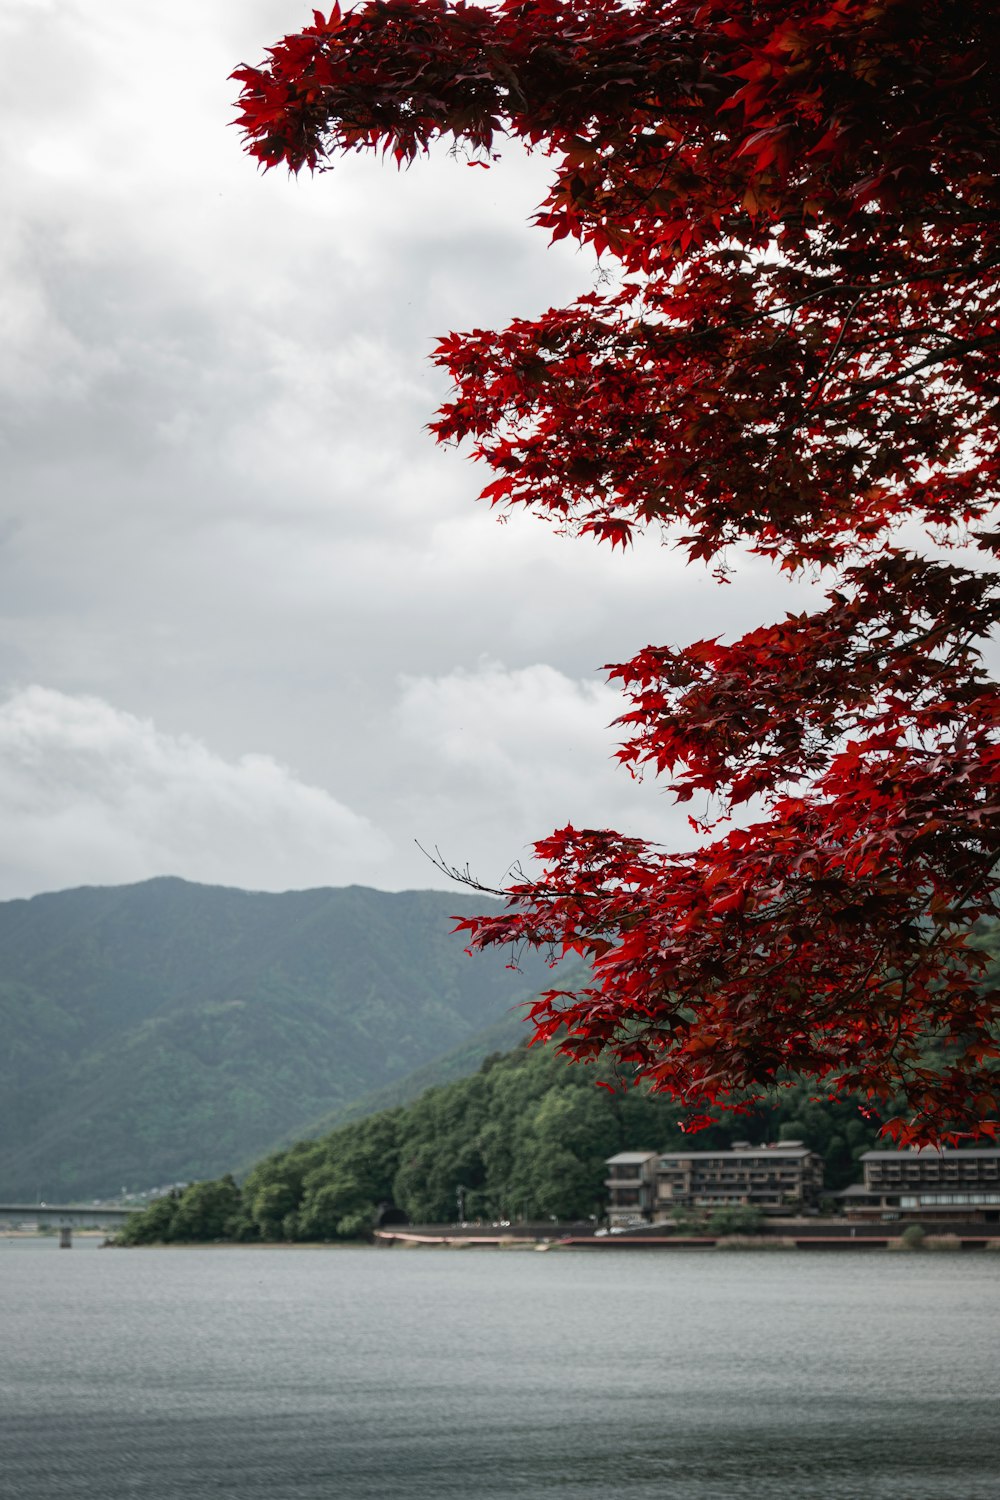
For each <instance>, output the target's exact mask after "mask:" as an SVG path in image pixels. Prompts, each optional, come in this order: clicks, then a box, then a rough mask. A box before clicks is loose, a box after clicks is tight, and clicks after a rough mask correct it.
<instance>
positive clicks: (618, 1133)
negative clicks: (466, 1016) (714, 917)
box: [121, 1047, 876, 1244]
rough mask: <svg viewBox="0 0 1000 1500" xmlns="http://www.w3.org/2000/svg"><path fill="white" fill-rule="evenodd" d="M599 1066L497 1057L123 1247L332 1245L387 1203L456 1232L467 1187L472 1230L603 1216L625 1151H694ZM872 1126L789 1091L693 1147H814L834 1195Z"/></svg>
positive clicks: (136, 1232)
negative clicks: (602, 1082)
mask: <svg viewBox="0 0 1000 1500" xmlns="http://www.w3.org/2000/svg"><path fill="white" fill-rule="evenodd" d="M600 1076H601V1075H600V1074H599V1073H598V1072H596V1071H595V1069H594V1068H592V1067H585V1066H582V1065H576V1066H570V1065H569V1064H567V1062H566V1061H565V1059H564V1058H562V1057H560V1056H558V1055H557V1054H556V1053H555V1052H554V1051H552V1050H551V1049H548V1050H546V1049H543V1048H540V1047H534V1048H530V1049H529V1048H525V1047H521V1048H519V1049H517V1050H516V1051H515V1052H512V1053H508V1054H506V1055H504V1056H499V1057H492V1058H488V1059H487V1060H486V1061H485V1062H484V1063H483V1065H482V1067H481V1068H480V1070H479V1071H478V1072H477V1073H476V1074H474V1075H473V1076H472V1077H471V1078H465V1079H461V1080H460V1081H458V1082H456V1083H452V1084H448V1085H446V1086H444V1087H440V1088H432V1089H428V1090H427V1092H426V1093H424V1094H422V1095H421V1097H420V1098H419V1099H417V1100H416V1101H415V1102H414V1103H413V1104H411V1105H408V1106H406V1107H401V1108H397V1109H391V1110H385V1111H382V1112H381V1113H379V1114H375V1115H371V1116H369V1117H368V1118H366V1119H363V1120H358V1121H355V1122H353V1123H351V1124H349V1125H346V1126H343V1127H341V1128H340V1129H339V1130H336V1131H334V1132H333V1133H332V1134H330V1135H328V1136H327V1137H326V1138H325V1139H323V1140H312V1141H302V1142H300V1143H298V1144H297V1145H295V1146H292V1147H291V1148H290V1149H288V1150H287V1151H281V1152H277V1153H275V1154H274V1155H272V1156H270V1157H268V1158H267V1159H266V1160H264V1161H262V1162H260V1163H259V1164H258V1165H257V1166H255V1167H254V1168H253V1170H252V1171H251V1172H250V1173H249V1175H248V1176H247V1178H246V1181H245V1182H244V1184H243V1186H242V1188H240V1187H239V1186H238V1185H237V1184H236V1183H235V1182H233V1181H232V1179H229V1180H227V1181H221V1182H207V1183H199V1184H197V1185H195V1186H193V1187H191V1188H189V1189H188V1190H187V1191H186V1192H184V1193H182V1194H178V1195H177V1196H175V1197H173V1198H167V1199H164V1200H160V1201H159V1202H157V1203H155V1204H154V1205H153V1206H152V1207H151V1208H150V1209H149V1210H147V1212H146V1213H145V1214H142V1215H139V1216H137V1217H136V1218H135V1219H133V1220H132V1221H130V1223H129V1225H128V1226H127V1228H126V1230H125V1231H124V1232H123V1235H122V1237H121V1238H122V1241H123V1243H127V1244H141V1243H147V1242H150V1241H156V1240H167V1241H170V1240H192V1239H194V1240H197V1239H237V1240H254V1239H264V1240H334V1239H343V1238H351V1237H354V1236H356V1235H359V1234H362V1233H364V1232H366V1231H367V1230H368V1229H370V1228H371V1226H372V1224H373V1222H374V1220H375V1217H376V1214H377V1212H378V1208H379V1205H381V1204H384V1203H386V1202H389V1203H393V1204H395V1205H396V1206H398V1207H399V1208H401V1209H403V1210H404V1211H405V1212H406V1214H407V1215H408V1216H409V1217H410V1219H411V1220H413V1221H419V1222H450V1221H453V1220H454V1218H455V1215H456V1195H457V1192H458V1189H459V1188H463V1189H464V1202H465V1212H466V1216H467V1217H468V1218H473V1219H474V1218H477V1217H483V1218H486V1219H491V1220H492V1219H498V1218H505V1219H524V1218H530V1219H536V1220H537V1219H542V1220H544V1219H547V1218H549V1216H553V1215H554V1216H555V1217H556V1218H558V1219H563V1220H566V1219H575V1218H582V1217H586V1216H588V1215H590V1214H595V1213H596V1214H599V1213H600V1212H601V1211H602V1210H603V1207H604V1185H603V1184H604V1177H605V1165H604V1163H605V1159H606V1158H607V1157H608V1156H611V1155H613V1154H614V1153H615V1152H616V1151H621V1150H627V1149H639V1148H642V1147H648V1148H650V1149H652V1150H658V1149H664V1148H671V1147H676V1146H680V1145H682V1144H684V1143H685V1142H687V1144H689V1145H690V1144H691V1137H690V1136H686V1137H685V1136H682V1134H681V1132H680V1129H679V1126H678V1121H679V1118H680V1114H679V1110H678V1109H677V1107H676V1106H675V1105H673V1104H671V1103H669V1102H668V1101H667V1100H666V1099H664V1098H662V1097H659V1098H657V1097H653V1096H651V1095H650V1094H649V1093H648V1092H642V1091H639V1090H629V1091H627V1092H624V1093H621V1092H618V1093H612V1092H609V1091H608V1090H606V1089H601V1088H598V1087H596V1080H597V1078H598V1077H600ZM875 1135H876V1126H875V1125H874V1124H872V1123H870V1122H868V1121H866V1120H865V1119H864V1118H863V1117H862V1116H861V1114H860V1113H859V1111H858V1109H857V1108H856V1106H854V1105H852V1104H851V1103H850V1102H849V1101H841V1102H839V1103H815V1102H811V1101H810V1096H809V1093H808V1092H807V1090H805V1089H802V1088H793V1089H789V1090H787V1091H785V1092H783V1093H782V1094H780V1095H779V1098H778V1101H777V1102H776V1103H775V1105H774V1106H773V1107H772V1108H770V1109H767V1110H765V1111H762V1112H760V1113H758V1114H756V1115H752V1116H733V1117H730V1118H729V1119H727V1120H726V1121H725V1122H723V1123H721V1124H719V1125H716V1126H713V1127H711V1128H710V1129H708V1130H706V1131H704V1132H702V1133H701V1134H699V1135H698V1137H697V1140H696V1142H695V1143H694V1144H695V1146H696V1149H709V1148H712V1147H715V1146H721V1145H727V1144H729V1143H730V1142H731V1141H733V1140H735V1139H741V1138H745V1139H750V1140H752V1141H754V1142H757V1141H763V1140H777V1139H779V1138H786V1139H787V1138H791V1137H794V1138H796V1139H801V1140H804V1141H805V1142H806V1143H807V1144H808V1145H810V1146H811V1147H813V1149H814V1150H817V1151H819V1152H820V1153H821V1154H822V1156H823V1158H824V1161H825V1163H826V1181H827V1186H828V1187H829V1188H831V1189H835V1188H837V1187H840V1186H842V1185H844V1184H846V1183H847V1182H849V1181H851V1180H852V1178H853V1176H854V1175H855V1162H856V1159H857V1157H858V1156H859V1155H860V1153H861V1152H862V1151H864V1150H867V1149H868V1148H869V1147H870V1146H871V1145H872V1144H873V1142H874V1139H875Z"/></svg>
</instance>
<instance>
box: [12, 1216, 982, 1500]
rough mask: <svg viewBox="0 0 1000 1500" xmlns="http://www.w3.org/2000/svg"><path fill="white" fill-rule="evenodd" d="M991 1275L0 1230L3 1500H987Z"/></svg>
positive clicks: (884, 1266)
mask: <svg viewBox="0 0 1000 1500" xmlns="http://www.w3.org/2000/svg"><path fill="white" fill-rule="evenodd" d="M998 1291H1000V1254H997V1253H995V1252H979V1253H971V1254H970V1253H968V1252H966V1253H961V1254H959V1253H950V1254H949V1253H944V1252H939V1253H922V1254H894V1253H888V1252H884V1251H862V1252H844V1251H839V1252H838V1251H807V1252H801V1251H800V1252H782V1251H770V1252H763V1251H759V1252H743V1253H740V1252H737V1251H730V1252H725V1251H683V1250H672V1251H659V1252H658V1251H655V1250H646V1251H634V1250H626V1249H621V1248H618V1247H614V1248H612V1247H608V1248H601V1249H600V1250H589V1251H588V1250H569V1251H553V1252H549V1253H547V1254H539V1253H537V1252H532V1251H521V1252H515V1251H495V1250H482V1249H480V1250H458V1251H447V1250H434V1249H428V1250H402V1249H393V1250H385V1249H371V1250H369V1249H363V1248H357V1249H355V1248H334V1247H331V1248H316V1249H309V1248H302V1249H282V1248H269V1247H261V1248H252V1247H246V1248H241V1247H223V1248H218V1249H216V1248H205V1249H174V1248H171V1249H136V1250H114V1251H112V1250H100V1249H98V1248H97V1247H96V1242H95V1241H90V1242H88V1241H86V1240H83V1239H80V1238H79V1237H77V1238H76V1239H75V1241H74V1248H73V1249H72V1250H71V1251H69V1252H67V1251H60V1250H59V1249H58V1248H57V1245H56V1242H55V1241H54V1240H28V1239H22V1240H17V1239H0V1489H2V1492H3V1494H4V1497H5V1500H61V1497H63V1496H66V1497H73V1500H97V1497H100V1500H108V1497H114V1500H122V1497H128V1496H136V1497H139V1496H141V1497H142V1500H201V1497H220V1500H224V1497H234V1500H235V1497H239V1500H254V1497H264V1496H267V1497H268V1500H369V1497H372V1500H375V1497H378V1500H395V1497H406V1500H411V1497H428V1500H429V1497H434V1500H453V1497H454V1500H457V1497H467V1496H470V1495H471V1496H477V1497H484V1500H494V1497H496V1500H499V1497H508V1496H514V1497H524V1500H535V1497H538V1500H541V1497H553V1500H555V1497H558V1500H596V1497H601V1500H617V1497H618V1496H623V1497H626V1500H734V1497H736V1496H744V1495H749V1496H751V1497H758V1496H759V1497H763V1500H980V1497H982V1500H996V1496H997V1495H1000V1443H998V1431H1000V1420H998V1419H1000V1401H998V1389H1000V1370H998V1350H1000V1339H998V1333H1000V1319H998V1315H997V1305H998Z"/></svg>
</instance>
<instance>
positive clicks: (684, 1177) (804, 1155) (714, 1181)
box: [606, 1141, 823, 1225]
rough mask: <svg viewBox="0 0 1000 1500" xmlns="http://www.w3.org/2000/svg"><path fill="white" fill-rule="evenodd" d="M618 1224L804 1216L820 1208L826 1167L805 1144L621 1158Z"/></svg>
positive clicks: (613, 1217) (614, 1162) (613, 1169)
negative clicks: (741, 1212) (716, 1216)
mask: <svg viewBox="0 0 1000 1500" xmlns="http://www.w3.org/2000/svg"><path fill="white" fill-rule="evenodd" d="M608 1169H609V1175H608V1177H607V1179H606V1186H607V1188H608V1193H609V1200H610V1201H609V1205H608V1217H609V1219H610V1221H611V1224H612V1225H616V1224H629V1223H636V1222H643V1221H644V1222H647V1223H664V1222H667V1221H669V1220H670V1218H671V1217H672V1212H673V1210H674V1209H690V1208H698V1209H709V1210H710V1209H713V1208H734V1207H749V1208H760V1209H763V1210H764V1212H765V1213H782V1212H784V1213H791V1214H794V1213H800V1212H801V1211H802V1210H803V1209H814V1208H816V1207H818V1205H819V1199H820V1195H821V1193H822V1191H823V1162H822V1159H821V1158H820V1157H819V1156H817V1155H816V1153H815V1152H813V1151H810V1150H809V1148H808V1147H807V1146H803V1144H802V1142H801V1141H778V1142H776V1143H775V1144H774V1145H770V1146H751V1145H750V1144H749V1143H748V1142H743V1141H739V1142H737V1143H736V1144H735V1145H734V1146H733V1147H732V1148H731V1149H729V1150H724V1151H666V1152H655V1151H620V1152H619V1153H618V1155H617V1156H612V1157H611V1158H610V1159H609V1161H608Z"/></svg>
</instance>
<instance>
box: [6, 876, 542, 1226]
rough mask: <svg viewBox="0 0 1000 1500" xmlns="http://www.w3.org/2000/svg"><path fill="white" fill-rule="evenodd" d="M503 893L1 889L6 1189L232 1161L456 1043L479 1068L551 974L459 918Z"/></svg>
mask: <svg viewBox="0 0 1000 1500" xmlns="http://www.w3.org/2000/svg"><path fill="white" fill-rule="evenodd" d="M494 904H495V903H491V902H490V901H488V900H487V899H486V898H483V897H477V896H470V895H468V894H462V895H452V894H448V893H446V892H440V891H406V892H401V893H386V892H382V891H375V890H370V889H367V888H364V887H360V886H349V887H347V888H345V889H338V890H331V889H327V890H312V891H291V892H287V893H284V894H280V895H274V894H261V893H254V892H249V891H240V890H229V889H224V888H220V887H213V886H200V885H193V884H190V883H188V882H186V881H182V880H176V879H159V880H151V881H146V882H144V883H142V884H140V885H134V886H124V887H112V888H96V887H95V888H90V887H88V888H85V889H81V890H72V891H63V892H59V893H57V894H53V895H45V896H36V897H35V898H33V899H32V900H29V901H9V902H3V903H0V1198H5V1199H7V1200H8V1201H9V1200H12V1199H13V1200H17V1199H22V1200H23V1199H27V1200H29V1201H30V1200H35V1199H37V1198H39V1197H40V1198H47V1199H49V1200H56V1201H58V1200H59V1199H60V1198H75V1197H83V1196H88V1197H89V1196H94V1195H98V1194H101V1195H103V1194H108V1193H114V1192H117V1191H119V1190H120V1189H121V1188H122V1187H123V1186H125V1187H127V1188H128V1189H129V1190H130V1191H133V1190H142V1189H146V1188H149V1187H153V1186H157V1185H162V1184H165V1183H169V1182H172V1181H179V1180H190V1179H192V1178H204V1177H211V1176H214V1175H217V1174H219V1173H221V1172H225V1171H227V1170H230V1169H233V1168H238V1167H239V1166H240V1165H241V1164H243V1163H246V1162H247V1161H248V1160H251V1159H253V1158H255V1157H257V1156H259V1155H260V1154H261V1153H262V1152H264V1151H265V1150H267V1149H268V1148H270V1147H273V1145H274V1143H275V1142H276V1141H280V1140H287V1139H288V1138H289V1137H290V1135H292V1134H304V1133H308V1132H309V1131H310V1126H311V1124H312V1122H316V1121H320V1120H322V1119H323V1117H325V1116H328V1115H329V1114H330V1113H331V1112H336V1111H341V1110H344V1109H348V1108H349V1107H350V1106H351V1105H352V1103H354V1101H356V1100H358V1099H359V1098H361V1097H362V1096H365V1095H368V1094H371V1093H372V1091H375V1090H379V1089H381V1088H383V1087H384V1086H386V1085H389V1084H392V1083H393V1081H394V1080H403V1079H405V1078H406V1077H407V1075H409V1074H411V1073H413V1072H414V1070H415V1069H420V1068H421V1067H422V1066H424V1065H425V1064H429V1063H432V1062H433V1060H434V1059H437V1058H441V1057H442V1055H443V1054H449V1053H453V1054H455V1057H456V1059H457V1058H459V1057H461V1056H462V1055H463V1049H468V1048H470V1047H471V1051H468V1053H467V1062H466V1064H460V1063H458V1062H457V1061H455V1062H453V1064H452V1065H453V1066H456V1067H458V1066H467V1067H475V1066H476V1064H477V1063H478V1061H479V1060H480V1058H481V1057H482V1056H483V1055H484V1053H485V1052H486V1051H487V1050H490V1048H491V1045H495V1043H494V1042H493V1038H492V1036H491V1034H492V1033H494V1032H495V1031H496V1028H499V1032H500V1034H502V1036H503V1038H504V1041H503V1045H510V1040H511V1038H512V1037H513V1035H514V1029H515V1025H516V1023H515V1022H514V1021H513V1016H514V1015H515V1014H516V1012H517V1008H518V1007H519V1006H520V1004H521V1003H522V1002H523V1001H524V1000H526V999H528V998H530V996H531V995H532V994H534V993H536V992H537V991H538V989H540V988H542V987H543V986H544V984H545V983H546V982H547V981H548V979H549V977H550V971H549V970H548V969H547V968H546V966H545V963H544V961H543V960H542V959H541V958H539V957H538V956H537V955H527V956H526V958H525V960H524V967H523V971H520V972H515V971H512V970H511V969H510V968H509V967H507V962H508V957H509V955H507V954H503V953H490V954H483V955H477V956H476V957H474V958H469V957H468V956H467V955H466V954H465V952H464V949H463V944H462V940H461V938H460V937H456V936H454V935H453V934H452V931H451V929H452V927H453V925H454V924H453V922H452V921H451V920H450V919H451V917H452V916H453V915H454V914H456V913H457V914H463V915H464V914H466V913H470V912H472V911H475V910H480V911H482V910H488V909H490V907H491V905H494ZM480 1033H485V1036H484V1039H483V1040H482V1041H481V1042H480V1043H479V1044H478V1048H477V1044H476V1040H475V1039H476V1038H477V1036H479V1034H480ZM445 1066H446V1068H447V1066H448V1064H447V1063H446V1064H445ZM445 1076H447V1075H445ZM417 1086H419V1085H417ZM368 1107H369V1108H371V1107H375V1104H374V1102H373V1103H372V1104H370V1105H369V1106H368Z"/></svg>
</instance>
